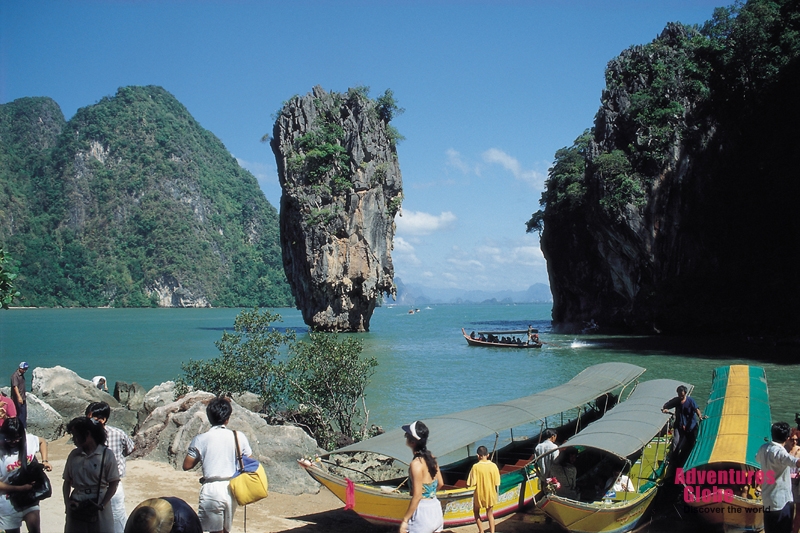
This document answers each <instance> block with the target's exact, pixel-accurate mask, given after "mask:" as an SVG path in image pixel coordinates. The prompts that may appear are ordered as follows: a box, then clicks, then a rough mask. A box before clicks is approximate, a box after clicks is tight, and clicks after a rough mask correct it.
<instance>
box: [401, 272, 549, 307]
mask: <svg viewBox="0 0 800 533" xmlns="http://www.w3.org/2000/svg"><path fill="white" fill-rule="evenodd" d="M394 281H395V285H397V300H396V301H394V302H393V301H392V300H391V299H389V300H388V301H386V303H387V304H392V303H395V304H399V305H414V306H417V305H426V304H438V303H446V304H473V303H488V304H492V303H496V304H509V303H552V302H553V295H552V294H551V293H550V287H549V286H547V285H545V284H544V283H535V284H533V285H531V286H530V287H528V289H527V290H525V291H512V290H501V291H482V290H467V289H435V288H431V287H424V286H422V285H414V284H408V285H406V284H405V283H403V281H402V280H401V279H400V278H395V280H394Z"/></svg>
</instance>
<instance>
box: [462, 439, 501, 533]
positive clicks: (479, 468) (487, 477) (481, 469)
mask: <svg viewBox="0 0 800 533" xmlns="http://www.w3.org/2000/svg"><path fill="white" fill-rule="evenodd" d="M477 454H478V462H477V463H475V464H474V465H472V470H470V471H469V477H468V478H467V486H469V487H470V488H472V487H475V492H474V494H473V496H472V509H473V512H474V513H475V521H476V522H477V523H478V532H479V533H483V523H482V522H481V509H486V518H487V520H488V521H489V532H490V533H494V511H493V508H494V504H496V503H497V490H498V488H499V487H500V470H499V469H498V468H497V465H496V464H494V463H493V462H491V461H490V460H489V450H487V449H486V446H478V450H477Z"/></svg>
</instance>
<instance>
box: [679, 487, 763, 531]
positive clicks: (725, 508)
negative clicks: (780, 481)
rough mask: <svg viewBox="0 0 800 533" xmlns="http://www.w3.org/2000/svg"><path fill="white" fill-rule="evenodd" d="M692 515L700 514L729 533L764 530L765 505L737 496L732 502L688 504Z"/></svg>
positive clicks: (758, 501) (759, 501)
mask: <svg viewBox="0 0 800 533" xmlns="http://www.w3.org/2000/svg"><path fill="white" fill-rule="evenodd" d="M686 505H688V506H689V507H691V508H692V511H691V512H692V513H697V514H700V515H701V516H702V517H703V518H704V519H705V520H706V522H709V523H711V524H715V525H720V526H722V528H723V530H724V531H726V532H729V533H736V532H753V533H755V532H757V531H763V530H764V505H763V504H762V502H761V500H749V499H744V498H740V497H739V496H735V497H734V499H733V501H732V502H725V501H722V502H719V503H714V502H711V503H703V502H687V503H686Z"/></svg>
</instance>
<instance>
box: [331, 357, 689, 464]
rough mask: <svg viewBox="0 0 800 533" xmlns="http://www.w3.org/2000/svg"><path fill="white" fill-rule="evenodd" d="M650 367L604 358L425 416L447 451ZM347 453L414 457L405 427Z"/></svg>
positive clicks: (435, 448)
mask: <svg viewBox="0 0 800 533" xmlns="http://www.w3.org/2000/svg"><path fill="white" fill-rule="evenodd" d="M644 371H645V369H644V368H642V367H640V366H636V365H632V364H629V363H601V364H598V365H594V366H590V367H589V368H586V369H585V370H583V371H582V372H580V373H579V374H578V375H577V376H575V377H574V378H572V379H571V380H570V381H568V382H567V383H565V384H563V385H559V386H557V387H554V388H552V389H548V390H546V391H543V392H539V393H536V394H532V395H530V396H525V397H523V398H518V399H516V400H511V401H508V402H503V403H497V404H491V405H486V406H483V407H476V408H474V409H468V410H466V411H461V412H458V413H453V414H449V415H442V416H436V417H432V418H425V419H422V422H424V423H425V425H426V426H428V430H429V432H430V436H429V438H428V449H429V450H430V451H431V453H433V454H434V455H435V456H443V455H446V454H448V453H451V452H454V451H456V450H459V449H461V448H463V447H465V446H468V445H469V444H472V443H473V442H476V441H478V440H480V439H482V438H484V437H488V436H490V435H494V434H496V433H498V432H500V431H503V430H506V429H509V428H513V427H517V426H521V425H524V424H528V423H531V422H535V421H537V420H543V419H544V418H546V417H548V416H552V415H556V414H558V413H562V412H564V411H568V410H570V409H574V408H576V407H580V406H582V405H584V404H587V403H589V402H591V401H592V400H594V399H595V398H597V397H598V396H601V395H603V394H606V393H609V392H612V391H614V390H615V389H618V388H620V387H623V386H625V385H627V384H629V383H630V382H632V381H634V380H635V379H636V378H638V377H639V376H641V375H642V373H643V372H644ZM673 390H674V388H673ZM662 403H663V402H662ZM659 407H660V405H659ZM410 422H411V421H409V423H410ZM346 452H373V453H377V454H380V455H385V456H388V457H392V458H394V459H397V460H399V461H402V462H405V463H408V462H409V461H410V460H411V457H412V454H411V451H410V450H409V449H408V447H407V446H406V443H405V432H404V431H403V430H402V428H398V429H393V430H390V431H387V432H386V433H383V434H381V435H378V436H377V437H373V438H371V439H367V440H363V441H361V442H356V443H355V444H351V445H349V446H345V447H344V448H340V449H338V450H335V451H333V452H331V453H346Z"/></svg>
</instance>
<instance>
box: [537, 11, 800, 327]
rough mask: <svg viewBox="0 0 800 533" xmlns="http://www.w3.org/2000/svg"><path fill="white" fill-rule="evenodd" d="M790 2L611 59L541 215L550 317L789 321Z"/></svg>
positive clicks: (794, 239) (794, 87) (794, 67)
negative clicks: (589, 121)
mask: <svg viewBox="0 0 800 533" xmlns="http://www.w3.org/2000/svg"><path fill="white" fill-rule="evenodd" d="M795 12H796V8H793V7H792V5H791V3H788V2H787V3H786V5H783V6H777V5H775V4H769V6H767V3H763V2H750V3H749V4H748V5H747V6H746V7H745V8H744V9H743V12H742V14H739V16H738V18H732V17H731V18H725V17H721V18H720V19H718V20H715V21H714V22H713V23H709V24H708V25H707V26H706V28H704V31H703V32H702V33H701V32H698V31H697V30H694V29H690V28H686V27H683V26H681V25H669V26H668V27H667V28H666V29H665V30H664V32H663V33H662V35H661V36H660V37H659V38H658V39H656V40H655V41H653V43H651V44H649V45H645V46H637V47H633V48H631V49H629V50H626V51H625V52H623V53H622V54H621V55H620V56H619V57H618V58H615V59H614V60H612V61H611V62H610V63H609V65H608V69H607V71H606V82H607V86H606V90H605V91H604V93H603V97H602V106H601V108H600V110H599V111H598V113H597V115H596V119H595V125H594V129H593V130H592V131H591V132H587V133H586V134H585V135H584V136H582V137H579V138H578V140H576V142H575V144H574V145H573V146H572V147H570V148H565V149H564V150H562V151H560V152H559V153H558V154H557V155H556V164H555V165H554V167H553V169H552V170H551V173H550V178H549V180H548V187H547V190H546V191H545V193H544V194H543V197H542V203H543V204H544V206H545V209H544V212H543V213H542V212H540V213H538V214H537V215H539V216H540V217H541V218H540V220H541V221H543V223H544V230H543V232H542V239H541V241H542V250H543V252H544V254H545V257H546V259H547V262H548V272H549V276H550V285H551V289H552V291H553V299H554V308H553V321H554V325H555V326H556V327H558V328H561V329H563V330H574V329H580V327H582V326H583V325H585V324H586V323H587V322H589V321H591V320H594V321H596V322H597V323H598V324H599V325H600V326H601V328H604V329H606V330H607V331H611V330H615V329H616V330H624V331H645V332H652V331H670V332H708V331H728V332H729V331H739V332H741V331H742V330H751V329H753V328H756V329H758V330H760V331H764V330H767V331H780V332H796V331H797V326H796V324H797V320H798V319H799V318H800V313H799V312H798V305H797V304H798V302H800V291H799V290H798V285H797V283H796V279H797V275H798V274H799V273H800V270H799V269H798V266H797V265H798V263H797V261H796V258H797V251H796V250H797V246H798V245H800V224H799V223H798V217H797V216H795V214H794V213H796V208H795V207H793V204H794V202H796V200H797V199H798V197H800V186H798V180H797V170H796V161H795V159H796V156H795V154H797V153H798V148H799V147H800V146H798V144H800V143H798V142H797V140H796V139H797V137H796V135H794V134H793V133H792V131H793V130H794V128H795V127H796V123H797V120H798V119H800V112H799V107H800V106H798V100H797V94H800V92H798V88H800V76H798V73H799V72H800V68H799V67H798V58H797V56H798V51H799V50H800V47H798V46H797V45H798V43H797V42H791V41H788V40H787V39H779V38H778V36H779V35H782V34H789V35H791V34H792V32H794V33H795V34H796V30H797V28H796V26H797V25H798V24H797V17H796V16H792V13H795ZM720 14H721V13H718V14H717V15H720ZM755 27H757V28H758V29H759V32H753V31H750V30H752V29H753V28H755ZM754 36H756V37H754ZM763 41H769V43H767V44H770V43H774V42H783V43H784V45H783V48H781V47H776V46H773V45H772V44H770V47H769V49H768V50H769V51H768V53H763V55H759V54H761V53H762V52H763V50H764V48H765V46H766V44H765V42H763ZM795 41H796V39H795ZM793 124H795V126H793ZM537 215H534V219H532V221H531V223H529V226H535V225H536V220H535V219H536V217H537Z"/></svg>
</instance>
